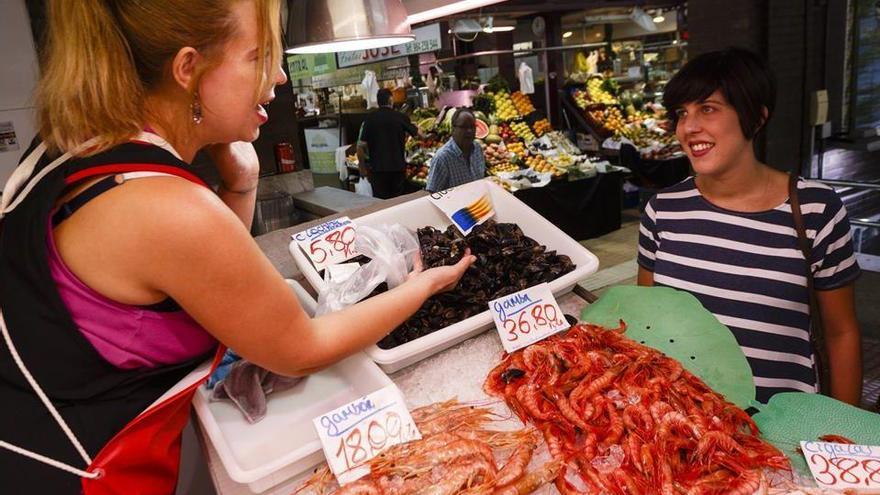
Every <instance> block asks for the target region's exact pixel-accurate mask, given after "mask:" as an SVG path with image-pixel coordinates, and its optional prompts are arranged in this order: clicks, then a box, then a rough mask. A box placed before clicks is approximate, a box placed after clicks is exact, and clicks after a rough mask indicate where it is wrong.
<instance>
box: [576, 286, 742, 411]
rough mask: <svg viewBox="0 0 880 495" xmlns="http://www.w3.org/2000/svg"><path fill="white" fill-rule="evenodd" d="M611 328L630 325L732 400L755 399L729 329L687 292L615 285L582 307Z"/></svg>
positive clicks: (631, 331) (589, 318)
mask: <svg viewBox="0 0 880 495" xmlns="http://www.w3.org/2000/svg"><path fill="white" fill-rule="evenodd" d="M581 320H582V321H585V322H589V323H593V324H597V325H602V326H605V327H609V328H616V327H617V326H618V321H619V320H623V321H624V322H625V323H626V325H627V328H626V335H627V336H628V337H630V338H631V339H633V340H635V341H637V342H641V343H644V344H645V345H648V346H650V347H653V348H655V349H658V350H660V351H662V352H663V353H665V354H666V355H668V356H670V357H672V358H674V359H677V360H678V361H680V362H681V363H682V365H684V367H685V368H686V369H687V370H689V371H690V372H691V373H693V374H695V375H697V376H699V377H700V378H702V379H703V381H705V382H706V384H707V385H709V386H710V387H712V388H713V389H714V390H715V391H717V392H718V393H720V394H722V395H724V397H726V398H727V400H729V401H730V402H733V403H734V404H736V405H737V406H739V407H741V408H743V409H745V408H746V407H749V406H750V405H753V402H754V399H755V383H754V380H753V379H752V370H751V368H750V367H749V363H748V361H746V357H745V355H744V354H743V353H742V350H740V348H739V345H738V344H737V343H736V339H735V338H734V337H733V334H732V333H731V332H730V329H729V328H727V327H726V326H724V325H722V324H721V323H720V322H719V321H718V319H716V318H715V316H714V315H713V314H712V313H710V312H709V311H707V310H706V309H705V308H704V307H703V305H702V304H700V302H699V301H698V300H697V298H695V297H694V296H692V295H691V294H689V293H687V292H682V291H678V290H675V289H670V288H667V287H637V286H619V287H612V288H611V289H609V290H608V291H607V292H606V293H605V294H603V295H602V297H601V298H599V300H598V301H596V302H595V303H593V304H591V305H589V306H587V307H586V308H585V309H584V310H583V312H582V313H581Z"/></svg>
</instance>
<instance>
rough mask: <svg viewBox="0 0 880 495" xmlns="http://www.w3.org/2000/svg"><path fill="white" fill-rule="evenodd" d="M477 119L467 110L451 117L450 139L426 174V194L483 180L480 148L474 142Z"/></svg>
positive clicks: (483, 163)
mask: <svg viewBox="0 0 880 495" xmlns="http://www.w3.org/2000/svg"><path fill="white" fill-rule="evenodd" d="M476 124H477V119H476V117H474V113H473V112H472V111H470V110H469V109H467V108H459V109H457V110H456V111H455V113H454V114H452V139H450V140H449V141H447V142H446V144H444V145H443V147H441V148H440V149H439V150H437V154H436V155H434V158H432V159H431V170H430V172H428V185H427V186H426V187H425V189H427V190H428V192H437V191H442V190H444V189H449V188H450V187H455V186H460V185H462V184H465V183H467V182H471V181H475V180H479V179H482V178H483V177H485V176H486V159H485V157H484V156H483V148H481V147H480V145H479V144H478V143H477V142H476V141H474V137H475V135H476V132H477V126H476Z"/></svg>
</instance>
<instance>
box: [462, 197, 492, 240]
mask: <svg viewBox="0 0 880 495" xmlns="http://www.w3.org/2000/svg"><path fill="white" fill-rule="evenodd" d="M494 214H495V212H494V211H493V210H492V200H490V199H489V195H488V194H485V195H483V196H481V197H480V199H478V200H476V201H474V202H473V203H471V204H470V205H468V206H466V207H464V208H462V209H460V210H458V211H456V212H455V213H453V214H452V221H453V222H455V224H456V225H458V228H459V229H461V230H462V231H467V232H469V231H470V230H471V229H472V228H474V226H476V225H478V224H480V223H482V221H483V220H486V219H488V218H490V217H491V216H492V215H494Z"/></svg>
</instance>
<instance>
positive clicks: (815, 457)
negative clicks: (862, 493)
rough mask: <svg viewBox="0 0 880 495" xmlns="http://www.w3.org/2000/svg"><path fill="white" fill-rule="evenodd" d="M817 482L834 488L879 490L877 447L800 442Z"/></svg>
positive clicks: (879, 467) (879, 464)
mask: <svg viewBox="0 0 880 495" xmlns="http://www.w3.org/2000/svg"><path fill="white" fill-rule="evenodd" d="M801 451H803V453H804V457H805V458H806V459H807V464H808V465H809V466H810V471H811V472H812V473H813V478H814V479H815V480H816V483H818V484H819V486H820V487H823V488H832V489H835V490H841V491H842V490H845V489H855V490H872V489H873V490H880V447H871V446H867V445H847V444H841V443H827V442H801Z"/></svg>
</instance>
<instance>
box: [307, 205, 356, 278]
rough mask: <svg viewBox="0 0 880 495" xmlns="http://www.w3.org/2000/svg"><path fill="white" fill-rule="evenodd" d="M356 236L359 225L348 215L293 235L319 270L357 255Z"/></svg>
mask: <svg viewBox="0 0 880 495" xmlns="http://www.w3.org/2000/svg"><path fill="white" fill-rule="evenodd" d="M356 237H357V226H356V225H355V223H354V222H353V221H351V219H349V218H348V217H342V218H339V219H336V220H330V221H329V222H326V223H323V224H321V225H318V226H316V227H312V228H310V229H306V230H304V231H302V232H298V233H296V234H294V235H293V239H294V240H295V241H296V243H297V244H298V245H299V247H300V249H302V250H303V252H304V253H305V254H306V255H307V256H308V257H309V259H310V260H311V261H312V263H313V264H314V265H315V269H316V270H318V271H321V270H323V269H324V268H326V267H328V266H330V265H335V264H337V263H342V262H344V261H347V260H350V259H351V258H354V257H355V256H357V255H358V254H359V253H358V252H357V250H356V249H355V248H354V241H355V238H356Z"/></svg>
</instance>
